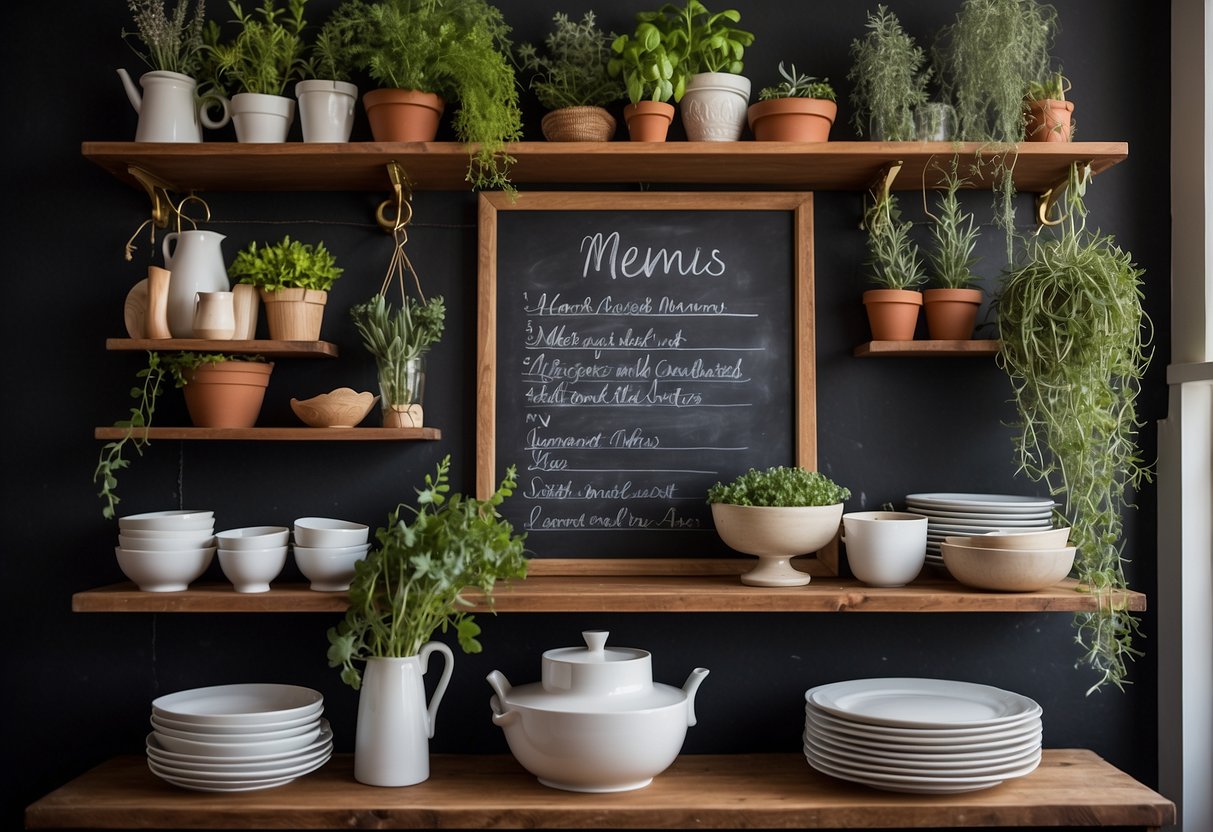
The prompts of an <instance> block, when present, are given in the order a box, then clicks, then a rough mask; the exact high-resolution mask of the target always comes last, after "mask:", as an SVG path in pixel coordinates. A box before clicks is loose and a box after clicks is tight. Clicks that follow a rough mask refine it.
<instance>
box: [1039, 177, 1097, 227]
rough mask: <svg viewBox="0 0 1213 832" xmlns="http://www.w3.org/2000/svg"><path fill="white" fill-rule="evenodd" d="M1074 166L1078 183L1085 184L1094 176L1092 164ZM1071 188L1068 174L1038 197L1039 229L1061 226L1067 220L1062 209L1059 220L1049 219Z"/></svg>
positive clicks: (1059, 211)
mask: <svg viewBox="0 0 1213 832" xmlns="http://www.w3.org/2000/svg"><path fill="white" fill-rule="evenodd" d="M1074 164H1075V167H1077V169H1078V170H1077V174H1078V178H1077V180H1076V181H1077V182H1078V183H1080V184H1085V183H1086V182H1087V181H1089V179H1090V177H1091V176H1092V172H1091V162H1081V163H1080V162H1075V163H1074ZM1069 186H1070V176H1069V175H1068V174H1067V176H1066V178H1065V179H1062V180H1060V181H1058V182H1057V184H1055V185H1053V187H1051V188H1048V189H1047V190H1045V191H1044V192H1043V193H1041V194H1040V195H1039V196H1037V197H1036V224H1037V226H1038V227H1040V228H1043V227H1045V226H1052V225H1061V223H1062V221H1063V220H1065V212H1064V211H1062V210H1061V208H1060V207H1059V208H1058V210H1057V219H1055V220H1051V219H1049V211H1051V210H1052V208H1053V206H1054V205H1056V204H1057V202H1058V201H1059V200H1060V199H1061V196H1062V194H1064V193H1065V192H1066V189H1067V188H1068V187H1069Z"/></svg>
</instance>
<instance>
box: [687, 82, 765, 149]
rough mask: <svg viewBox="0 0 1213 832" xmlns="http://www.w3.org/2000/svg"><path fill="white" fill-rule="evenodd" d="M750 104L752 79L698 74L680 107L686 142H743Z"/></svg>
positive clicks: (688, 84) (689, 86)
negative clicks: (742, 132)
mask: <svg viewBox="0 0 1213 832" xmlns="http://www.w3.org/2000/svg"><path fill="white" fill-rule="evenodd" d="M749 103H750V79H749V78H745V77H743V76H741V75H734V74H732V73H729V72H697V73H695V74H694V75H692V76H691V77H690V78H689V79H688V80H687V89H686V93H684V94H683V96H682V101H681V102H680V103H679V105H678V112H679V115H680V116H681V117H682V126H683V128H684V129H685V130H686V133H687V140H688V141H692V142H734V141H737V140H738V139H740V138H741V131H742V130H744V129H745V125H746V108H747V107H748V106H749Z"/></svg>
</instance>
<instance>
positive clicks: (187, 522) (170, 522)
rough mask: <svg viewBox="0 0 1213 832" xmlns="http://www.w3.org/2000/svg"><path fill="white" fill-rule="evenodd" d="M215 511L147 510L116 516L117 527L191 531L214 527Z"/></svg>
mask: <svg viewBox="0 0 1213 832" xmlns="http://www.w3.org/2000/svg"><path fill="white" fill-rule="evenodd" d="M214 526H215V512H213V511H198V510H192V511H191V510H181V511H149V512H147V513H145V514H131V515H128V516H126V517H119V518H118V528H120V529H122V530H123V531H126V530H127V529H144V530H155V531H170V530H175V531H191V530H197V529H206V528H214Z"/></svg>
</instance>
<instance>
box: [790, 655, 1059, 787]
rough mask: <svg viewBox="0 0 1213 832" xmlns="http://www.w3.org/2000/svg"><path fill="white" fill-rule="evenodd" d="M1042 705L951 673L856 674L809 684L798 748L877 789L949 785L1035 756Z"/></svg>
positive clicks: (999, 777) (1013, 767) (829, 770)
mask: <svg viewBox="0 0 1213 832" xmlns="http://www.w3.org/2000/svg"><path fill="white" fill-rule="evenodd" d="M1041 715H1042V709H1041V707H1040V705H1038V704H1037V703H1036V702H1034V701H1033V700H1031V699H1029V698H1028V697H1026V696H1022V695H1020V694H1018V693H1012V692H1010V691H1005V690H1000V689H999V688H995V687H990V686H989V685H976V684H972V683H969V682H955V681H950V680H947V679H913V678H891V679H856V680H854V681H847V682H836V683H834V684H829V685H821V686H819V687H815V688H810V689H809V690H808V691H807V692H806V693H805V731H804V754H805V757H806V759H808V761H809V765H811V766H812V767H813V768H815V769H817V770H818V771H820V772H822V773H824V774H828V775H830V776H831V777H837V778H839V779H840V780H848V781H850V782H853V783H862V784H864V785H867V786H871V787H873V788H876V789H881V790H884V791H893V792H910V793H919V794H952V793H957V792H969V791H976V790H978V789H988V788H990V787H991V786H997V785H998V784H999V783H1002V782H1003V781H1005V780H1010V779H1012V778H1014V777H1023V776H1024V775H1026V774H1030V773H1031V772H1032V771H1034V770H1035V769H1036V767H1037V766H1038V765H1040V756H1041V736H1042V733H1043V727H1042V721H1041Z"/></svg>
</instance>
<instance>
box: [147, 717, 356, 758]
mask: <svg viewBox="0 0 1213 832" xmlns="http://www.w3.org/2000/svg"><path fill="white" fill-rule="evenodd" d="M332 739H333V729H332V728H330V727H329V723H328V720H327V719H322V720H320V736H318V737H317V738H316V739H315V741H313V742H312V743H311V744H309V745H307V746H305V747H303V748H298V749H291V750H288V751H280V752H275V753H273V754H257V755H253V754H248V755H242V756H240V757H231V756H226V757H220V756H216V755H214V754H193V753H190V752H180V751H173V750H172V749H169V748H165V747H164V746H163V745H161V744H160V741H159V739H158V738H157V737H156V732H155V731H153V732H152V733H150V734H148V735H147V739H146V746H147V751H148V754H149V755H151V754H152V753H153V752H154V753H155V754H156V755H157V756H158V757H161V758H163V759H165V760H169V761H171V760H176V761H177V762H178V763H182V762H196V763H237V762H241V763H263V762H269V761H271V760H282V759H286V758H290V757H293V756H295V755H298V754H305V753H307V752H310V751H315V750H316V749H317V748H319V747H320V746H321V745H323V744H324V743H326V742H331V741H332Z"/></svg>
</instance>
